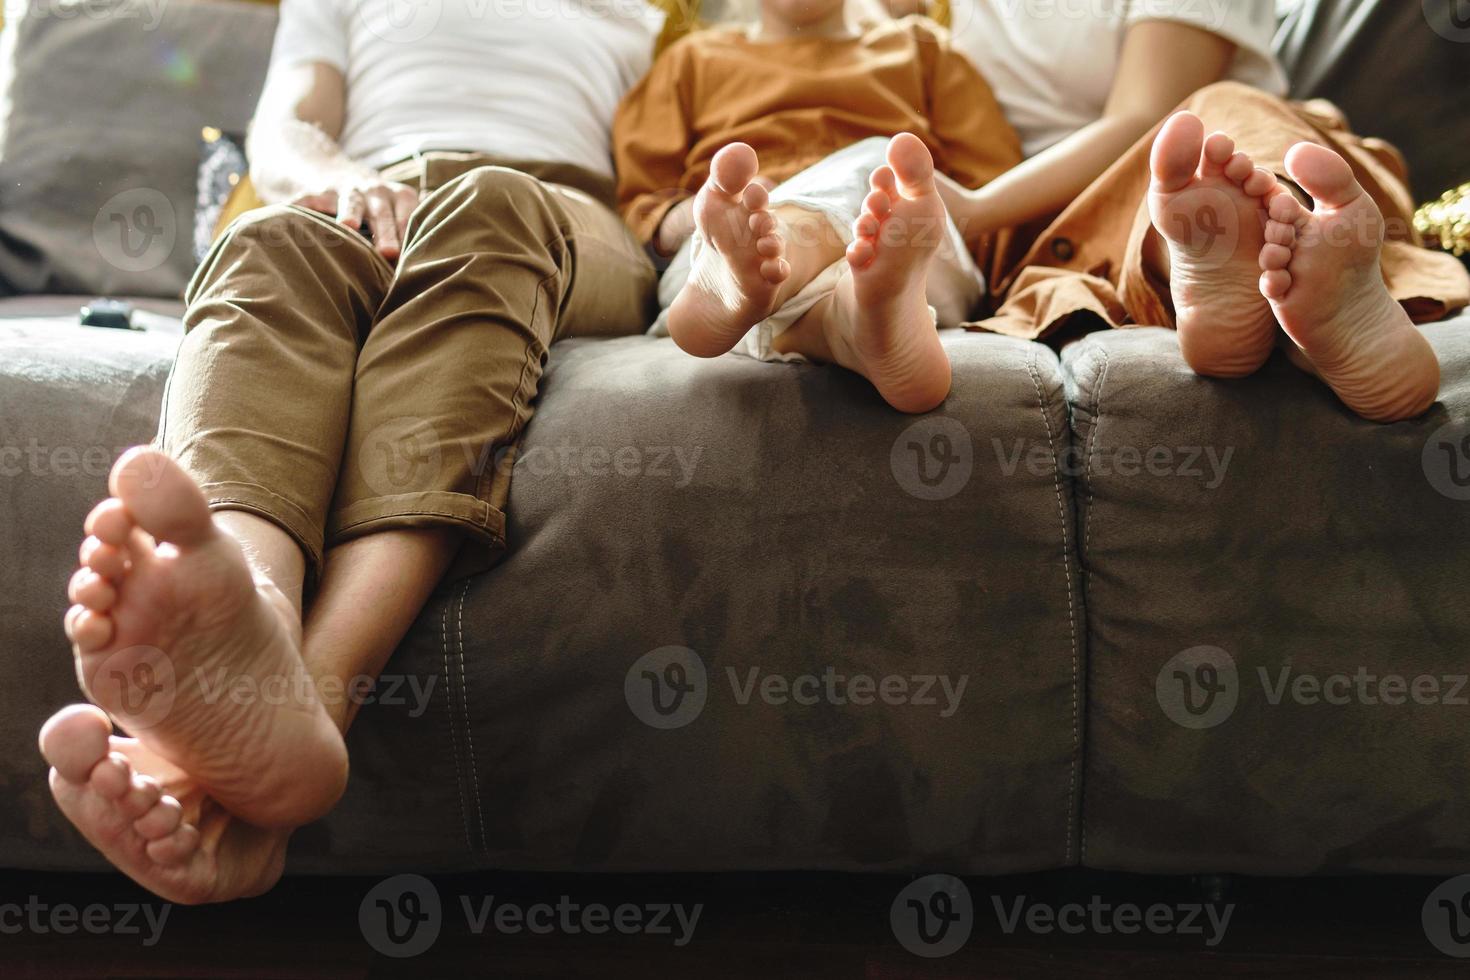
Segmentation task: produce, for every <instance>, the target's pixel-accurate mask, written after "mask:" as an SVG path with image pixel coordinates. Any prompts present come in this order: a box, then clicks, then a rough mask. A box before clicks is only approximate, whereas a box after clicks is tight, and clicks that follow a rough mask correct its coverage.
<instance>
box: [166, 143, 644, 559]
mask: <svg viewBox="0 0 1470 980" xmlns="http://www.w3.org/2000/svg"><path fill="white" fill-rule="evenodd" d="M385 176H386V177H388V178H390V179H394V180H400V181H403V182H406V183H410V184H412V183H415V182H417V183H418V185H419V186H420V188H421V190H422V191H423V192H424V196H423V198H422V199H421V203H420V204H419V206H418V209H417V210H416V211H415V212H414V214H413V218H412V220H411V221H410V222H409V226H408V230H407V233H406V235H405V239H404V244H403V253H402V256H401V257H400V259H399V260H398V263H397V265H396V267H395V266H394V265H390V264H389V263H388V262H386V261H385V260H384V259H383V258H382V257H381V256H379V255H378V253H377V252H376V251H374V249H373V248H372V246H371V245H370V244H369V242H368V241H367V240H366V239H365V238H364V237H363V236H362V235H360V234H358V233H357V232H355V231H351V230H348V229H347V228H345V227H343V226H342V225H340V224H338V223H337V222H335V221H333V220H332V218H330V217H329V216H326V215H322V214H317V213H315V212H312V211H308V210H305V209H302V208H297V207H289V206H274V207H268V208H262V209H260V210H258V211H254V212H251V213H250V214H248V215H246V216H244V217H242V218H241V219H240V220H239V221H237V222H235V224H233V225H232V226H231V227H230V229H229V230H228V231H227V232H226V234H225V235H224V236H223V237H222V238H221V239H220V241H219V242H218V243H216V245H215V247H214V249H213V251H212V252H211V253H210V255H209V256H208V258H207V259H206V260H205V262H204V264H203V265H202V266H201V267H200V269H199V271H198V272H197V273H196V274H195V277H194V280H193V282H192V283H191V284H190V286H189V290H188V293H187V300H188V311H187V313H186V314H185V318H184V326H185V330H186V333H185V337H184V340H183V342H182V344H181V346H180V349H179V355H178V360H177V361H176V363H175V365H174V368H173V372H172V374H171V375H170V378H169V384H168V388H167V392H166V394H165V398H164V411H163V418H162V421H161V422H160V428H159V435H158V440H157V441H158V444H159V446H160V448H162V449H163V450H164V451H165V452H167V453H169V454H170V455H172V456H173V457H174V458H175V459H177V460H179V461H180V462H181V463H182V464H183V466H184V467H185V468H186V469H187V470H188V472H189V473H191V474H192V475H193V476H194V477H195V479H197V480H198V481H199V483H200V485H201V486H202V487H203V489H204V493H205V496H206V497H207V498H208V500H209V503H210V506H211V507H212V508H215V509H235V510H243V511H248V512H250V513H253V514H257V515H259V516H261V517H264V518H266V519H268V520H270V521H272V522H274V523H275V524H277V525H279V526H280V527H281V528H282V529H284V530H285V531H286V532H287V533H289V534H290V535H291V536H292V537H293V538H294V539H295V540H296V542H297V543H298V544H299V545H300V546H301V549H302V551H303V553H304V554H305V555H306V556H307V563H308V567H309V569H310V572H309V576H308V577H309V579H310V580H312V581H314V580H315V577H316V575H317V574H319V572H320V569H321V563H322V555H323V552H324V550H325V549H326V548H328V547H331V546H333V545H335V544H338V543H341V542H343V541H346V540H348V539H351V538H353V537H356V536H359V535H363V534H367V533H369V532H374V531H381V530H385V529H389V528H407V527H455V528H459V529H461V530H463V531H465V532H466V534H467V538H468V539H469V540H471V541H472V542H475V543H478V545H479V547H475V546H474V544H471V545H470V546H468V547H466V548H465V549H464V551H463V553H462V554H461V560H460V563H459V564H458V565H457V566H456V569H455V571H456V573H459V574H464V573H467V572H470V571H475V570H479V569H482V568H484V567H486V566H487V565H488V564H489V562H490V561H491V560H492V559H493V557H494V556H495V555H496V553H497V552H498V550H499V549H501V548H502V547H503V546H504V542H505V512H504V508H505V502H506V497H507V495H508V493H509V487H510V468H511V464H512V463H513V461H514V453H515V447H516V445H517V442H518V440H519V439H520V437H521V434H522V432H523V430H524V428H525V425H526V422H527V420H528V419H529V418H530V417H531V413H532V411H533V402H534V400H535V397H536V391H537V386H538V384H539V382H540V379H541V374H542V371H543V369H544V367H545V364H546V360H547V351H548V348H549V347H550V346H551V345H552V344H553V343H554V342H555V341H557V340H560V339H562V338H564V337H570V336H613V335H624V334H636V333H639V332H641V331H643V330H644V329H645V328H646V327H647V325H648V323H649V322H651V319H652V316H653V313H654V309H653V307H654V303H655V300H654V288H655V281H656V275H655V273H654V270H653V267H652V265H651V264H650V262H649V261H648V258H647V256H646V255H645V253H644V251H643V249H642V247H641V246H640V245H639V244H638V242H637V241H636V240H635V239H634V238H633V236H632V235H631V234H630V233H629V232H628V231H627V229H626V228H625V226H624V225H623V223H622V221H621V220H620V219H619V218H618V217H617V216H616V215H615V214H614V213H613V212H612V211H611V210H609V209H608V208H607V207H606V205H605V203H603V202H605V201H606V200H607V197H608V195H609V193H610V190H611V188H610V187H609V186H606V183H605V182H603V181H601V180H600V179H599V178H597V177H595V176H593V175H590V174H585V173H583V172H580V171H577V170H576V169H575V168H569V167H555V166H552V167H548V166H538V165H522V166H520V167H519V168H517V167H516V166H515V165H498V163H497V161H494V160H491V159H489V158H486V157H483V156H476V155H469V154H430V155H427V156H424V157H420V158H416V159H415V160H412V161H407V162H405V163H404V164H401V165H398V166H396V167H393V168H390V169H389V170H388V171H385ZM579 187H580V188H582V189H578V188H579ZM588 191H592V193H588Z"/></svg>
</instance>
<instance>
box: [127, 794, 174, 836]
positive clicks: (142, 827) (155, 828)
mask: <svg viewBox="0 0 1470 980" xmlns="http://www.w3.org/2000/svg"><path fill="white" fill-rule="evenodd" d="M183 822H184V807H183V805H182V804H180V803H179V801H178V800H176V799H174V798H173V797H172V796H163V797H160V798H159V800H158V802H157V803H154V804H153V806H152V808H151V809H149V811H148V812H147V813H145V814H143V815H142V816H141V817H139V818H138V819H137V820H135V821H133V829H134V830H135V831H137V832H138V836H139V837H142V838H143V839H144V840H150V841H153V840H162V839H163V838H165V837H167V836H168V835H169V834H171V833H173V832H174V831H175V830H177V829H178V827H179V824H181V823H183Z"/></svg>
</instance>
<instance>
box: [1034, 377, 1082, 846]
mask: <svg viewBox="0 0 1470 980" xmlns="http://www.w3.org/2000/svg"><path fill="white" fill-rule="evenodd" d="M1026 373H1027V374H1029V375H1030V376H1031V384H1032V385H1033V386H1034V387H1035V389H1036V407H1037V410H1038V411H1039V412H1040V413H1041V423H1042V425H1043V426H1044V427H1045V429H1046V444H1047V449H1048V450H1049V451H1050V452H1051V458H1052V488H1053V489H1054V490H1055V491H1056V496H1057V517H1058V518H1060V519H1061V525H1062V569H1063V576H1064V582H1065V585H1066V589H1067V628H1068V631H1069V633H1070V634H1071V641H1072V686H1071V695H1072V765H1071V767H1070V769H1071V771H1070V774H1069V776H1068V782H1067V807H1068V812H1067V814H1066V821H1065V822H1066V827H1067V837H1066V844H1065V848H1066V850H1065V852H1064V857H1063V859H1064V861H1066V862H1068V863H1070V862H1071V860H1072V824H1073V822H1074V821H1073V809H1072V808H1073V807H1076V808H1077V812H1078V815H1079V816H1080V810H1081V800H1079V799H1078V798H1077V766H1078V763H1079V757H1080V755H1081V753H1082V738H1081V732H1080V730H1079V726H1078V717H1077V710H1078V704H1077V680H1078V670H1079V664H1078V654H1077V604H1076V601H1075V599H1074V597H1073V595H1072V592H1073V581H1072V556H1071V554H1070V551H1071V542H1070V541H1068V540H1067V508H1066V505H1065V502H1064V501H1063V499H1062V474H1061V469H1060V468H1059V467H1058V465H1057V445H1056V438H1055V437H1054V436H1053V434H1052V430H1051V419H1050V418H1048V417H1047V414H1046V396H1045V395H1044V394H1043V393H1042V390H1041V378H1040V376H1039V375H1038V374H1037V371H1036V352H1035V351H1032V352H1031V356H1030V357H1029V358H1028V359H1027V362H1026Z"/></svg>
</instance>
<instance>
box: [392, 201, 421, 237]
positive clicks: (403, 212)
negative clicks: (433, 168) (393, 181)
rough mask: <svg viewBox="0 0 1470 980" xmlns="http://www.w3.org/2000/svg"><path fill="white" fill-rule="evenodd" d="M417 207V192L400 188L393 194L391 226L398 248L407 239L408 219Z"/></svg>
mask: <svg viewBox="0 0 1470 980" xmlns="http://www.w3.org/2000/svg"><path fill="white" fill-rule="evenodd" d="M418 206H419V192H418V191H416V190H414V189H413V188H412V187H400V188H398V190H396V191H394V192H393V224H394V227H395V228H396V229H397V231H398V247H399V250H400V251H402V249H403V242H404V240H405V239H406V238H407V237H408V219H410V218H412V217H413V211H414V208H416V207H418Z"/></svg>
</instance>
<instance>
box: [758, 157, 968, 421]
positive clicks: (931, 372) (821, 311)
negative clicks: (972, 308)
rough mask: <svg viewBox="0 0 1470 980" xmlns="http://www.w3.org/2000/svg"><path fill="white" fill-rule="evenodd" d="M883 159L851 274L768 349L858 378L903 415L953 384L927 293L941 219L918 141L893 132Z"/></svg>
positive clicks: (944, 222) (928, 161) (936, 399)
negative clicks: (870, 384) (834, 367)
mask: <svg viewBox="0 0 1470 980" xmlns="http://www.w3.org/2000/svg"><path fill="white" fill-rule="evenodd" d="M887 157H888V163H887V165H885V166H882V167H879V168H878V169H877V170H875V171H874V172H873V176H872V188H873V190H872V193H871V194H869V195H868V198H867V200H866V201H864V202H863V212H862V214H861V215H860V216H859V217H858V219H857V222H856V223H855V225H854V227H853V231H854V235H855V240H854V241H853V243H852V245H851V246H849V247H848V250H847V259H846V260H847V263H848V266H849V271H850V274H849V275H846V276H844V277H843V278H842V280H841V282H840V283H839V284H838V286H837V289H836V291H835V292H833V293H832V295H831V296H829V297H826V298H825V299H823V300H822V301H821V302H819V303H818V304H817V305H816V306H814V307H812V309H811V310H810V311H809V312H808V313H807V314H806V315H805V316H804V317H802V318H801V319H800V320H798V321H797V322H796V324H794V325H793V326H792V328H791V329H790V330H787V331H786V332H784V333H782V334H780V335H779V336H778V337H776V339H775V342H774V346H775V348H776V350H777V351H778V352H781V353H795V354H802V355H804V356H806V357H808V358H810V359H812V360H816V361H827V362H830V363H835V364H840V365H841V366H843V367H845V368H848V369H849V370H852V371H855V372H857V373H858V374H861V375H862V376H863V377H865V378H867V379H868V380H869V381H871V382H873V385H874V387H876V388H877V389H878V393H879V394H880V395H882V396H883V399H884V400H885V401H886V402H888V404H889V405H891V406H893V407H894V408H896V409H898V410H899V411H901V412H927V411H930V410H932V409H934V408H937V407H938V406H939V404H940V403H941V402H943V401H944V399H945V398H946V397H947V396H948V394H949V388H950V366H949V357H948V355H946V354H945V352H944V347H943V346H942V345H941V344H940V342H939V334H938V332H937V331H936V330H935V323H934V316H933V313H932V312H931V310H930V307H929V303H928V298H927V285H928V276H929V268H930V264H931V262H932V260H933V258H934V255H935V253H936V252H937V251H938V250H939V247H940V244H941V243H942V242H943V241H944V239H945V236H947V235H948V229H949V223H948V215H947V213H946V211H945V209H944V203H943V202H942V201H941V200H940V197H939V191H938V188H937V186H936V185H935V181H934V161H933V158H932V157H931V156H930V154H929V151H928V149H927V148H926V147H925V146H924V144H923V142H922V141H921V140H919V139H918V138H917V137H915V136H912V135H910V134H907V133H904V134H900V135H898V136H896V137H894V138H893V140H892V141H891V142H890V143H889V145H888V154H887Z"/></svg>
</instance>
